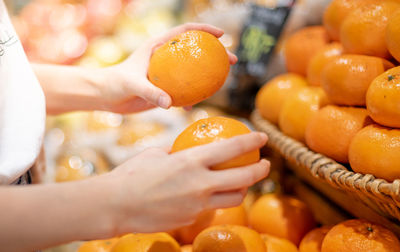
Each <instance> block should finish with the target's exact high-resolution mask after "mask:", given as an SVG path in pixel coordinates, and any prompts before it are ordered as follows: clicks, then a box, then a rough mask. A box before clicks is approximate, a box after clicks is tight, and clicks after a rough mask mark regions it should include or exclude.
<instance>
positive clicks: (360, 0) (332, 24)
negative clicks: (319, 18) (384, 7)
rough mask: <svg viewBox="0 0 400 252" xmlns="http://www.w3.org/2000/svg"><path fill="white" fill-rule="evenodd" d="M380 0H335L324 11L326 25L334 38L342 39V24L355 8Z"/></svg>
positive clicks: (336, 39)
mask: <svg viewBox="0 0 400 252" xmlns="http://www.w3.org/2000/svg"><path fill="white" fill-rule="evenodd" d="M377 1H380V0H333V1H332V2H331V3H330V4H329V5H328V7H327V8H326V10H325V13H324V19H323V23H324V27H325V29H326V31H327V32H328V34H329V36H330V37H331V38H332V40H335V41H339V40H340V26H341V25H342V22H343V20H344V19H345V18H346V17H347V15H349V13H351V12H352V11H354V10H355V9H357V8H359V7H361V6H362V5H365V4H371V3H374V2H377Z"/></svg>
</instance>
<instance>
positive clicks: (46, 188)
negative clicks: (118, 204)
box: [0, 178, 115, 251]
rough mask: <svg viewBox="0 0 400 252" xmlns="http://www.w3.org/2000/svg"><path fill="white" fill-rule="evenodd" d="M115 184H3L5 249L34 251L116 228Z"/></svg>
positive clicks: (0, 226) (0, 233)
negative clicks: (113, 190) (113, 195)
mask: <svg viewBox="0 0 400 252" xmlns="http://www.w3.org/2000/svg"><path fill="white" fill-rule="evenodd" d="M112 188H113V186H112V185H111V184H109V182H108V180H105V179H101V178H100V179H89V180H87V181H80V182H73V183H62V184H48V185H35V186H25V187H0V206H1V210H0V212H1V214H0V244H1V249H0V250H2V251H32V250H35V249H43V248H46V247H49V246H53V245H57V244H61V243H66V242H69V241H74V240H81V239H98V238H106V237H110V236H111V235H113V232H114V226H115V221H114V219H115V218H114V216H115V215H114V210H115V209H112V207H113V204H112V203H113V200H114V198H115V197H112V196H111V191H112Z"/></svg>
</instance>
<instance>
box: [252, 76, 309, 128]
mask: <svg viewBox="0 0 400 252" xmlns="http://www.w3.org/2000/svg"><path fill="white" fill-rule="evenodd" d="M307 85H308V83H307V81H306V80H305V79H304V78H303V77H302V76H300V75H297V74H293V73H287V74H282V75H278V76H276V77H274V78H273V79H272V80H270V81H268V82H267V83H265V84H264V86H263V87H262V88H261V89H260V91H258V93H257V96H256V104H255V105H256V108H257V109H258V111H259V112H260V114H261V115H262V116H263V117H264V118H265V119H267V120H269V121H270V122H272V123H274V124H278V122H279V114H280V112H281V109H282V106H283V104H284V102H285V100H286V99H287V97H289V96H290V95H291V94H292V93H294V92H296V91H297V90H299V89H301V88H303V87H306V86H307Z"/></svg>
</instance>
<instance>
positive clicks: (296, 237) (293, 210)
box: [249, 194, 315, 245]
mask: <svg viewBox="0 0 400 252" xmlns="http://www.w3.org/2000/svg"><path fill="white" fill-rule="evenodd" d="M249 223H250V226H251V227H252V228H254V230H256V231H257V232H260V233H266V234H269V235H273V236H277V237H279V238H284V239H288V240H289V241H291V242H293V243H294V244H296V245H298V244H299V243H300V241H301V239H302V238H303V236H304V235H305V234H306V233H307V232H308V231H310V230H311V229H312V228H314V226H315V221H314V218H313V215H312V213H311V211H310V209H309V208H308V207H307V205H306V204H305V203H304V202H302V201H300V200H298V199H296V198H293V197H290V196H284V195H277V194H266V195H264V196H261V197H260V198H259V199H258V200H257V201H256V202H255V203H254V205H253V206H252V207H251V209H250V213H249Z"/></svg>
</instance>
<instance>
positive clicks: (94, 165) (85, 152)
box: [55, 148, 111, 182]
mask: <svg viewBox="0 0 400 252" xmlns="http://www.w3.org/2000/svg"><path fill="white" fill-rule="evenodd" d="M75 152H76V154H75V155H74V154H66V153H65V154H63V155H62V156H60V157H59V158H58V159H57V161H56V170H55V181H56V182H66V181H73V180H80V179H84V178H87V177H89V176H92V175H95V174H102V173H105V172H108V171H110V169H111V166H110V164H109V162H108V161H107V159H106V158H105V156H104V155H103V154H102V153H100V152H96V151H95V150H93V149H89V148H86V149H83V148H82V149H79V150H75Z"/></svg>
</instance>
